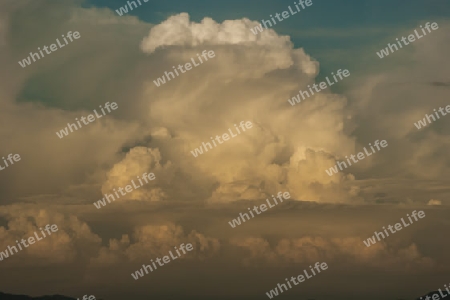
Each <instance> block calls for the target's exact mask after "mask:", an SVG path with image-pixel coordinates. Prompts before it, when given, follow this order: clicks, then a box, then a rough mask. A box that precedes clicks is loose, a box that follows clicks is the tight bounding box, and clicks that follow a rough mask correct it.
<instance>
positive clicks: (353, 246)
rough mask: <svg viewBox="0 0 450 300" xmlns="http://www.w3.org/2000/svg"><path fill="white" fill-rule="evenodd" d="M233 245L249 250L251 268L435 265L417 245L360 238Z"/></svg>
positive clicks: (418, 268) (245, 240)
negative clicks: (371, 242)
mask: <svg viewBox="0 0 450 300" xmlns="http://www.w3.org/2000/svg"><path fill="white" fill-rule="evenodd" d="M231 244H233V245H235V246H237V247H240V248H242V249H245V250H246V252H247V253H248V256H246V257H244V258H243V260H242V261H243V263H244V264H246V265H248V266H252V265H254V264H258V263H260V262H261V261H264V262H265V263H269V264H272V265H276V266H278V267H282V266H288V265H292V264H312V263H314V262H317V261H319V262H320V261H325V262H329V263H331V262H333V264H336V263H339V264H340V265H341V264H345V263H347V264H352V265H353V264H356V265H362V266H365V267H370V268H373V269H377V268H381V269H386V268H389V270H391V271H392V270H396V271H400V272H411V271H413V272H421V271H424V270H427V271H429V270H431V269H432V267H434V266H435V263H434V261H433V260H432V259H431V258H429V257H425V256H423V255H422V254H420V252H419V251H418V249H417V246H416V245H415V244H414V243H412V244H410V245H409V246H406V247H398V248H394V247H388V246H387V244H386V243H383V242H379V243H377V244H375V245H372V246H371V247H369V248H368V247H366V246H365V245H364V244H363V242H362V239H361V238H357V237H348V238H330V239H327V238H323V237H314V236H305V237H301V238H291V239H289V238H282V239H280V240H278V242H277V243H276V244H274V246H271V245H270V244H269V242H268V241H267V240H264V239H263V238H256V237H249V238H238V239H232V240H231ZM405 268H406V269H405Z"/></svg>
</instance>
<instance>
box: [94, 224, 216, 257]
mask: <svg viewBox="0 0 450 300" xmlns="http://www.w3.org/2000/svg"><path fill="white" fill-rule="evenodd" d="M182 243H184V244H187V243H191V244H192V245H193V247H194V250H193V251H192V254H191V255H183V256H181V257H180V258H182V259H205V258H208V257H211V256H214V255H217V254H218V251H219V249H220V243H219V241H218V240H217V239H215V238H210V237H207V236H205V235H203V234H201V233H198V232H197V231H195V230H192V231H191V232H190V233H189V234H185V233H184V230H183V228H182V227H181V226H177V225H175V224H174V223H168V224H166V225H144V226H139V227H136V228H135V230H134V233H133V235H132V237H130V236H128V235H123V236H122V238H121V239H120V240H117V239H111V240H110V241H109V246H108V247H102V249H101V250H100V252H99V256H98V257H96V258H95V259H93V262H94V263H95V264H97V265H105V264H111V263H117V262H118V261H119V260H123V259H126V260H127V261H132V262H141V261H145V260H150V259H154V258H155V257H162V256H165V255H167V254H168V253H169V251H171V250H172V253H175V252H174V249H175V248H174V247H175V246H176V247H178V246H179V245H180V244H182Z"/></svg>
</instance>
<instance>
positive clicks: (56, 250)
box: [0, 206, 101, 265]
mask: <svg viewBox="0 0 450 300" xmlns="http://www.w3.org/2000/svg"><path fill="white" fill-rule="evenodd" d="M18 208H19V206H11V207H7V208H4V209H2V215H3V216H4V217H5V218H6V219H7V220H8V225H7V227H8V229H6V228H5V227H3V226H2V227H0V237H1V244H0V249H1V250H2V251H3V250H4V249H6V248H7V247H8V246H16V248H17V249H18V250H19V248H18V247H17V243H16V242H15V241H16V240H19V241H20V240H21V239H22V238H23V239H25V240H27V239H28V237H30V236H33V237H34V233H35V232H37V233H38V235H39V236H40V237H42V234H41V233H40V228H43V227H44V226H45V225H47V224H49V225H52V224H56V225H57V226H58V231H57V232H55V233H52V234H51V235H47V234H46V235H47V236H46V237H45V238H44V239H42V240H39V241H37V240H36V239H35V243H34V244H33V245H29V246H28V247H27V248H25V249H24V250H22V251H19V252H18V253H15V254H14V255H12V256H10V257H9V258H7V259H6V260H5V262H11V263H14V261H24V260H25V261H27V263H29V264H34V265H46V264H49V263H70V262H73V261H74V260H75V259H78V258H84V259H85V258H86V257H90V256H92V255H96V252H97V251H98V248H99V247H100V243H101V239H100V237H99V236H97V235H96V234H94V233H93V232H92V231H91V229H90V228H89V226H88V225H87V224H86V223H84V222H82V221H80V220H79V219H78V218H77V217H75V216H66V215H63V214H61V213H57V212H55V211H53V210H45V209H39V210H35V209H32V208H28V207H25V206H20V209H18ZM22 248H24V246H22Z"/></svg>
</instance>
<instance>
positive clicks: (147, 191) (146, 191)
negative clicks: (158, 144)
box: [102, 147, 173, 201]
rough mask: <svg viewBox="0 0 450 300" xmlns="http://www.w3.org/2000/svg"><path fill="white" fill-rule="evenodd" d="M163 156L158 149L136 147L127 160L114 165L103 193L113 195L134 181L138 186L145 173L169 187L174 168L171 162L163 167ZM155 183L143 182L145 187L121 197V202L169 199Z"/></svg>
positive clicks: (104, 185) (129, 153) (128, 154)
mask: <svg viewBox="0 0 450 300" xmlns="http://www.w3.org/2000/svg"><path fill="white" fill-rule="evenodd" d="M160 161H161V154H160V153H159V150H158V149H150V148H146V147H135V148H133V149H131V150H130V152H128V153H127V154H126V156H125V158H124V159H123V160H122V161H121V162H119V163H117V164H115V165H114V167H113V168H112V169H111V170H110V171H109V172H108V174H107V181H106V182H105V183H104V184H103V187H102V193H105V194H106V193H111V192H112V191H113V189H117V188H119V187H124V186H126V185H128V184H130V183H131V180H134V182H136V184H137V185H139V183H138V176H139V178H142V177H143V174H145V173H147V174H148V173H153V174H155V177H156V179H154V180H153V181H160V182H163V183H164V184H161V185H169V184H170V182H171V181H172V179H173V168H172V164H171V162H170V161H169V162H167V163H166V164H165V165H164V166H162V165H161V163H160ZM153 181H150V182H149V183H148V184H146V183H145V181H143V180H142V182H143V184H144V185H143V186H141V187H139V188H138V189H135V190H133V191H132V192H131V193H128V194H126V195H125V196H121V198H119V201H121V200H143V201H146V200H148V201H160V200H164V199H165V198H167V194H166V193H165V192H164V191H163V190H162V188H160V187H155V184H154V182H153Z"/></svg>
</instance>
